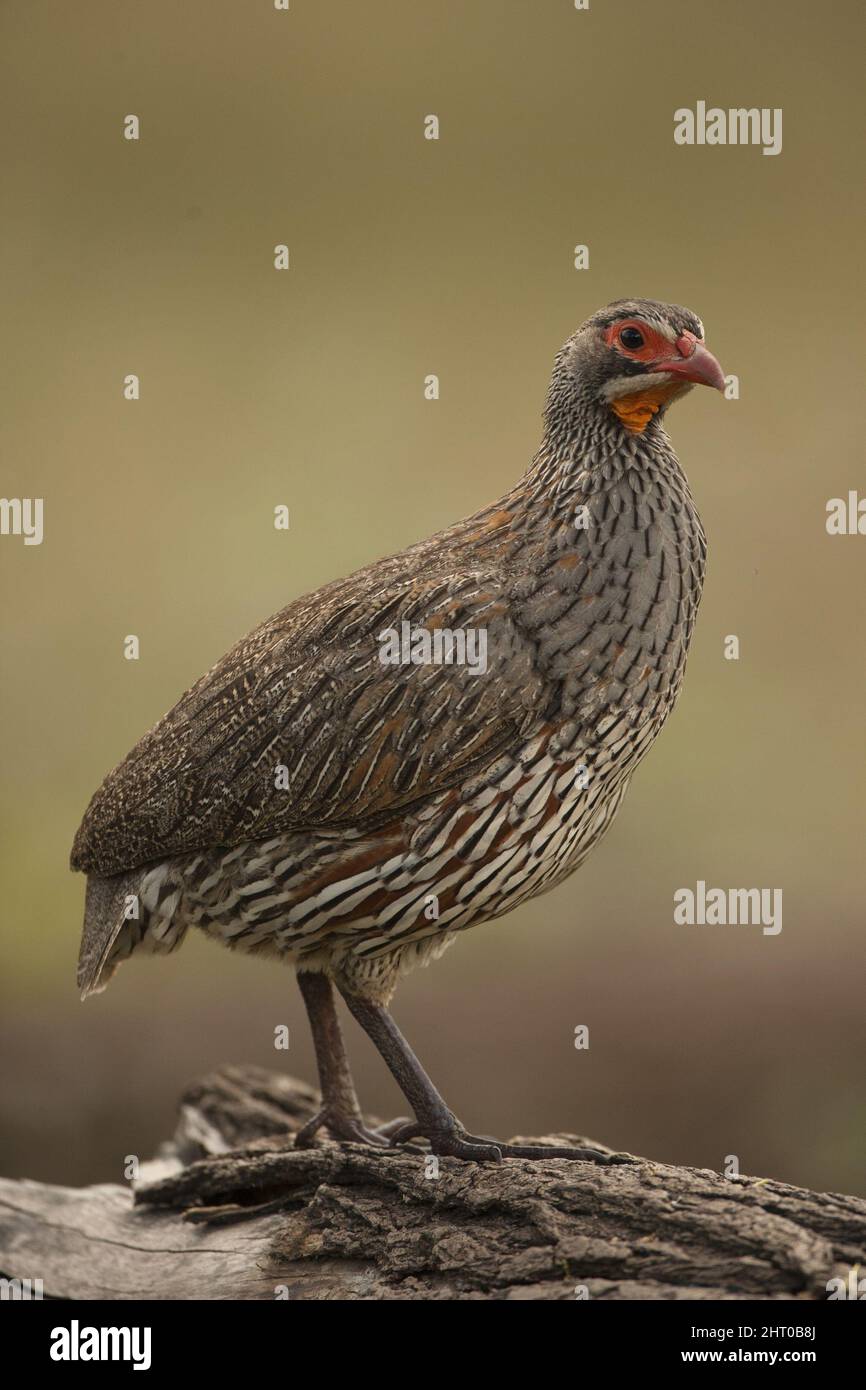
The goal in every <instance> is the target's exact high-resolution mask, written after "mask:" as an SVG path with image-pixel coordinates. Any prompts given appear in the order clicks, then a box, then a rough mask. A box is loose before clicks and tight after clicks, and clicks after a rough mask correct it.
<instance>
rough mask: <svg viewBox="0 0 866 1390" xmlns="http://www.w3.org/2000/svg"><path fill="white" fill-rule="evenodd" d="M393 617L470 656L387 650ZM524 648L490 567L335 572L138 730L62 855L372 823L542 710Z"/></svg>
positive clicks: (121, 857)
mask: <svg viewBox="0 0 866 1390" xmlns="http://www.w3.org/2000/svg"><path fill="white" fill-rule="evenodd" d="M403 624H409V628H408V632H409V634H410V636H413V637H414V640H415V644H416V650H417V649H418V643H419V642H420V641H423V637H422V638H419V637H418V629H423V631H424V632H426V633H427V634H428V636H429V640H430V641H431V642H434V641H435V640H436V639H435V634H436V633H437V632H443V631H444V630H449V631H451V632H454V633H457V634H460V633H463V634H465V635H467V636H469V641H470V643H471V641H472V640H473V639H472V638H471V636H470V634H471V633H474V634H475V638H474V640H475V643H476V646H475V647H474V648H473V647H472V646H471V645H470V646H469V647H468V649H467V651H468V656H469V658H470V659H472V661H473V664H470V662H469V661H464V662H462V663H458V662H455V661H453V660H452V661H451V662H447V661H444V660H443V661H441V662H439V663H437V662H436V661H435V660H434V661H426V662H422V664H414V663H412V662H409V663H405V664H404V663H403V662H399V661H398V663H397V664H384V663H383V661H382V659H381V656H382V653H383V651H387V648H386V644H385V641H384V639H383V638H382V636H381V634H383V632H385V631H386V630H389V629H390V630H392V631H395V632H396V633H397V634H398V635H400V636H402V634H403V631H404V629H403V628H402V625H403ZM482 635H483V637H482ZM482 640H484V642H485V643H486V653H485V656H486V670H483V671H482V670H481V669H480V667H481V665H482V661H481V656H482V652H483V648H482V646H481V642H482ZM459 641H460V637H459V636H458V638H457V642H458V643H459ZM447 645H448V644H447V639H446V640H445V642H444V645H443V648H442V650H441V652H440V655H443V656H444V654H445V651H446V650H447ZM392 654H393V653H392ZM434 654H435V649H434ZM459 654H460V653H459V647H458V650H457V655H458V656H459ZM421 655H425V653H423V652H422V653H421ZM533 657H534V646H533V644H532V642H531V641H530V640H529V639H527V638H526V637H525V636H524V635H523V633H522V632H521V630H520V628H519V626H518V624H517V622H516V620H515V616H514V611H513V608H512V605H511V604H510V603H509V601H508V597H507V594H506V591H505V586H504V584H503V581H502V579H501V578H500V577H498V576H496V575H493V574H485V573H483V572H478V571H469V570H465V571H463V572H459V573H453V572H451V573H447V574H442V573H439V574H436V573H433V574H430V575H428V576H426V577H424V576H422V577H421V578H417V577H413V578H411V579H407V578H406V577H405V574H404V575H402V576H401V575H398V574H394V573H390V574H389V573H388V571H387V570H386V571H385V574H384V576H383V574H382V570H381V569H378V571H377V568H376V567H371V570H370V571H366V572H362V573H361V575H360V576H354V580H347V581H341V582H339V583H336V584H332V585H330V586H328V587H327V588H326V589H324V590H320V591H319V592H318V594H314V595H312V596H311V597H310V598H307V599H301V600H298V601H297V602H296V603H293V604H291V605H290V606H289V607H288V608H286V609H284V610H283V611H282V612H281V613H278V614H276V615H275V617H273V618H271V619H270V620H269V621H268V622H266V623H264V624H263V625H262V626H261V627H259V628H257V629H256V630H255V631H254V632H252V633H251V634H250V635H249V636H248V637H246V638H244V639H243V641H241V642H240V643H239V644H238V645H237V646H236V647H234V648H233V649H232V650H231V651H230V652H229V653H228V654H227V655H226V656H225V657H223V659H222V660H221V661H220V662H219V663H218V664H217V665H216V666H215V667H214V668H213V670H211V671H210V672H209V673H208V674H207V675H206V676H204V677H202V679H201V680H200V681H198V682H197V683H196V684H195V685H194V686H193V687H192V688H191V689H190V690H189V691H187V693H186V694H185V695H184V696H183V697H182V698H181V699H180V700H179V702H178V703H177V704H176V705H175V706H174V708H173V709H172V710H170V711H169V713H168V714H167V715H165V717H164V718H163V719H161V720H160V721H159V723H158V724H156V725H155V726H154V728H153V729H151V731H150V732H149V733H148V734H146V735H145V736H144V738H142V739H141V741H140V742H139V743H138V744H137V745H136V747H135V748H133V750H132V752H131V753H130V754H129V755H128V756H127V757H126V758H125V759H124V761H123V762H122V763H120V764H119V766H118V767H117V768H115V769H114V771H113V772H111V773H110V774H109V776H108V777H107V778H106V779H105V781H104V783H103V784H102V786H101V788H100V789H99V791H98V792H97V793H96V795H95V796H94V798H93V800H92V801H91V803H90V806H89V807H88V809H87V812H86V814H85V817H84V820H83V822H82V824H81V827H80V829H79V831H78V834H77V836H76V839H75V843H74V846H73V851H72V865H73V867H74V868H79V869H85V870H87V871H88V872H95V873H98V874H113V873H118V872H120V871H122V870H129V869H132V868H135V867H137V866H138V865H141V864H145V863H148V862H150V861H153V860H158V859H162V858H165V857H167V856H169V855H175V854H180V853H185V852H188V851H194V850H196V849H200V848H204V847H206V846H214V845H225V846H230V845H235V844H239V843H241V842H243V841H245V840H249V839H262V838H266V837H268V836H270V835H272V834H274V833H279V832H282V831H288V830H293V829H297V830H301V829H306V828H312V827H324V828H328V827H334V828H337V827H343V826H353V827H354V826H369V827H371V828H372V827H374V826H375V825H377V824H384V823H386V822H387V821H388V820H389V819H393V818H394V817H395V816H398V815H400V814H401V813H402V812H403V811H405V810H406V808H408V807H410V806H412V805H415V804H417V803H420V802H423V801H424V800H426V799H427V798H428V797H430V796H431V795H434V794H435V793H437V792H439V791H441V790H444V789H445V788H447V787H449V786H452V785H454V784H455V783H456V782H458V781H460V780H462V779H463V778H464V777H466V776H469V775H470V774H471V773H472V772H473V771H474V770H476V769H478V770H480V769H481V768H483V767H484V766H486V765H487V764H488V763H489V762H491V761H493V760H495V758H496V757H497V756H498V755H499V754H500V753H501V752H502V751H503V750H504V749H505V748H507V747H509V746H510V745H512V744H513V743H515V742H516V741H517V739H518V738H519V737H520V735H521V731H522V730H523V729H526V728H528V727H529V726H530V724H531V723H532V722H533V721H534V720H537V718H538V714H539V712H540V711H541V709H542V707H543V705H544V701H545V690H544V685H543V682H542V680H541V677H540V676H539V674H538V672H537V671H536V669H535V665H534V660H533Z"/></svg>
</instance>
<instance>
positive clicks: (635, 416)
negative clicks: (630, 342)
mask: <svg viewBox="0 0 866 1390" xmlns="http://www.w3.org/2000/svg"><path fill="white" fill-rule="evenodd" d="M624 328H636V329H637V331H638V333H640V335H641V337H642V338H643V346H642V347H639V348H629V347H626V346H625V344H624V343H623V342H622V339H621V337H620V335H621V333H622V331H623V329H624ZM685 337H688V338H689V340H690V341H691V342H697V339H696V338H695V337H694V334H692V333H689V334H685V333H684V334H681V339H682V338H685ZM604 341H605V342H606V343H607V345H608V347H611V348H613V349H614V351H615V352H618V353H620V354H621V356H622V357H625V358H626V359H628V360H630V361H632V362H642V363H645V364H646V365H647V366H650V365H651V364H652V363H653V362H664V361H665V360H668V361H669V360H670V359H671V358H672V357H675V356H676V355H677V353H678V352H680V355H682V356H685V355H687V354H684V353H682V351H681V349H680V348H679V344H677V345H676V346H675V345H674V344H673V343H672V342H671V341H670V339H669V338H666V337H665V335H664V333H661V332H659V331H658V330H657V329H655V328H651V327H650V325H649V324H647V323H642V322H641V320H640V319H619V320H618V322H617V323H612V324H611V325H610V327H609V328H606V329H605V331H604ZM687 387H688V383H687V382H684V381H668V382H662V383H661V384H660V385H658V386H651V387H648V388H647V389H646V390H645V391H632V392H629V394H628V395H625V396H620V397H619V398H618V399H617V400H615V401H611V403H610V407H611V410H613V412H614V414H615V415H616V416H617V417H618V418H619V420H620V421H621V422H622V424H623V425H624V426H625V428H626V429H627V430H628V431H629V433H630V434H643V432H644V430H645V429H646V427H647V425H648V424H649V422H650V420H651V419H652V418H653V416H654V415H656V414H657V413H658V411H659V410H660V409H661V407H662V406H663V405H667V403H668V402H669V401H672V400H673V399H674V398H675V397H676V396H679V395H681V394H682V393H683V392H684V391H685V390H686V389H687Z"/></svg>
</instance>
